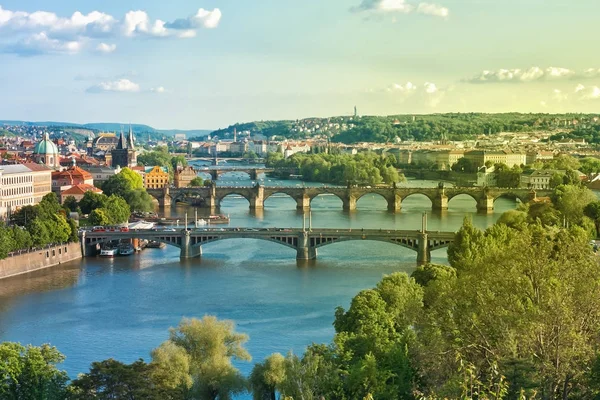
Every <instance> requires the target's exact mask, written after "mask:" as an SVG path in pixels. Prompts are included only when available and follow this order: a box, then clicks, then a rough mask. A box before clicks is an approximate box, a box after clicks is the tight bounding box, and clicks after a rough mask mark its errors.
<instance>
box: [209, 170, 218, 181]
mask: <svg viewBox="0 0 600 400" xmlns="http://www.w3.org/2000/svg"><path fill="white" fill-rule="evenodd" d="M210 178H211V179H212V181H213V182H214V181H216V180H217V179H219V171H217V170H216V169H211V170H210Z"/></svg>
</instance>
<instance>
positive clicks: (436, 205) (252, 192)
mask: <svg viewBox="0 0 600 400" xmlns="http://www.w3.org/2000/svg"><path fill="white" fill-rule="evenodd" d="M148 193H149V194H150V195H152V196H154V197H155V198H157V199H158V201H159V203H160V205H161V206H171V205H173V204H175V203H177V202H187V203H190V204H192V205H194V206H198V207H205V208H211V209H212V208H219V207H220V205H221V201H222V200H223V199H224V198H225V197H227V196H230V195H239V196H242V197H244V198H245V199H247V200H248V202H249V203H250V208H251V209H262V208H264V203H265V201H266V200H267V199H268V198H269V197H271V196H273V195H275V194H285V195H288V196H289V197H291V198H292V199H294V200H295V201H296V204H297V208H298V209H304V210H306V209H309V208H310V203H311V201H312V200H313V199H314V198H315V197H317V196H319V195H322V194H331V195H334V196H337V197H338V198H340V199H341V200H342V203H343V207H344V210H347V211H353V210H356V203H357V202H358V200H359V199H360V198H361V197H363V196H365V195H368V194H377V195H380V196H382V197H383V198H384V199H385V200H386V201H387V205H388V210H390V211H395V212H397V211H400V210H401V208H402V201H403V200H404V199H406V198H407V197H409V196H412V195H416V194H420V195H424V196H426V197H427V198H429V200H431V203H432V207H433V210H436V211H438V210H447V209H448V202H449V201H450V200H452V198H454V197H456V196H460V195H467V196H470V197H471V198H473V199H474V200H475V201H476V202H477V209H478V210H479V211H492V210H493V209H494V202H495V201H496V200H497V199H498V198H500V197H507V198H511V199H518V200H520V201H521V202H523V203H527V202H529V201H531V200H534V199H535V198H536V197H537V196H538V195H539V196H549V195H550V193H551V192H550V191H538V192H535V191H532V190H530V189H502V188H478V187H468V188H463V187H455V188H446V187H437V188H400V187H327V186H324V187H269V186H262V185H255V186H246V187H244V186H240V187H234V186H227V187H226V186H215V185H213V186H209V187H202V188H181V189H173V188H165V189H154V190H152V189H150V190H148Z"/></svg>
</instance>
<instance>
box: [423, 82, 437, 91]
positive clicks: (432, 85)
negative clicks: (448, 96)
mask: <svg viewBox="0 0 600 400" xmlns="http://www.w3.org/2000/svg"><path fill="white" fill-rule="evenodd" d="M437 92H438V88H437V86H436V85H435V83H431V82H425V93H429V94H434V93H437Z"/></svg>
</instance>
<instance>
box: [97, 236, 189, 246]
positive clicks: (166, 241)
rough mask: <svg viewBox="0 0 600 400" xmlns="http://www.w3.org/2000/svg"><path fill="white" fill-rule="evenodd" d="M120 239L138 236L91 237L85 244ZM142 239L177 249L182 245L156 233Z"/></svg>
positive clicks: (104, 242) (100, 243) (130, 238)
mask: <svg viewBox="0 0 600 400" xmlns="http://www.w3.org/2000/svg"><path fill="white" fill-rule="evenodd" d="M122 239H125V240H133V239H138V237H137V236H136V235H135V234H132V235H127V236H126V237H122V236H121V237H119V238H118V239H115V238H110V237H103V238H92V239H86V241H85V245H86V246H96V245H98V244H99V245H103V244H106V243H109V242H116V241H121V240H122ZM144 239H146V240H151V241H154V242H159V243H164V244H166V245H168V246H173V247H176V248H178V249H181V247H182V245H181V242H179V243H178V242H177V241H174V240H169V239H168V238H166V237H164V236H162V237H161V236H160V235H158V234H157V236H156V237H144ZM173 239H181V238H175V237H173Z"/></svg>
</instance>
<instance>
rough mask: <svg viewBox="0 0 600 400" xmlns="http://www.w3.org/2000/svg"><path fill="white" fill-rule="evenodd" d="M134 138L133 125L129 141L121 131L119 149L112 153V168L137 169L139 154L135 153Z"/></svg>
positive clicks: (128, 137)
mask: <svg viewBox="0 0 600 400" xmlns="http://www.w3.org/2000/svg"><path fill="white" fill-rule="evenodd" d="M134 141H135V139H134V137H133V130H132V128H131V125H130V126H129V135H128V136H127V139H126V138H125V134H124V133H123V131H121V136H119V142H118V143H117V147H116V148H115V149H114V150H113V151H111V155H112V162H111V164H112V167H113V168H116V167H117V166H119V167H123V168H124V167H135V166H136V165H137V154H136V151H135V145H134Z"/></svg>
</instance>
